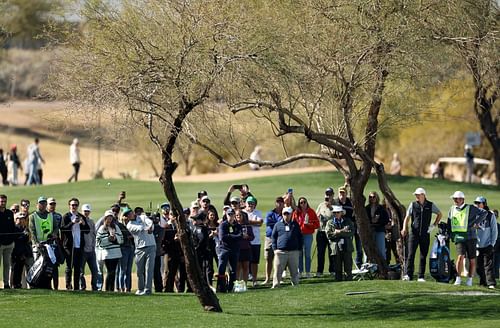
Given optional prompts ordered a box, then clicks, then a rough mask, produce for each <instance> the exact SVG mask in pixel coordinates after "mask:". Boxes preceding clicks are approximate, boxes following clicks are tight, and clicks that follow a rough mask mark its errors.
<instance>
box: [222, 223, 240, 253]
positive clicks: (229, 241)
mask: <svg viewBox="0 0 500 328" xmlns="http://www.w3.org/2000/svg"><path fill="white" fill-rule="evenodd" d="M241 238H243V234H242V230H241V225H240V224H239V223H237V222H236V221H234V223H233V224H230V223H229V221H223V222H222V223H221V224H220V226H219V240H220V244H219V247H220V248H222V249H227V250H231V251H239V249H240V240H241Z"/></svg>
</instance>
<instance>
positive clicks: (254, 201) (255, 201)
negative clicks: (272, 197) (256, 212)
mask: <svg viewBox="0 0 500 328" xmlns="http://www.w3.org/2000/svg"><path fill="white" fill-rule="evenodd" d="M247 203H254V204H255V203H257V199H255V197H253V196H248V197H247Z"/></svg>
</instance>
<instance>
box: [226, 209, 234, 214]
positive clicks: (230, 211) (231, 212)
mask: <svg viewBox="0 0 500 328" xmlns="http://www.w3.org/2000/svg"><path fill="white" fill-rule="evenodd" d="M233 214H234V210H233V209H232V208H229V209H228V210H227V211H226V215H233Z"/></svg>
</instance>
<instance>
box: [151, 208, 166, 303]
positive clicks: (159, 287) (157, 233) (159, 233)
mask: <svg viewBox="0 0 500 328" xmlns="http://www.w3.org/2000/svg"><path fill="white" fill-rule="evenodd" d="M151 218H152V220H153V224H154V225H153V235H154V237H155V260H154V265H153V281H154V285H155V292H156V293H161V292H163V279H162V276H161V262H162V258H163V255H164V251H163V248H162V247H161V242H162V240H163V238H164V237H165V227H163V226H162V225H161V224H160V215H156V214H153V215H152V217H151Z"/></svg>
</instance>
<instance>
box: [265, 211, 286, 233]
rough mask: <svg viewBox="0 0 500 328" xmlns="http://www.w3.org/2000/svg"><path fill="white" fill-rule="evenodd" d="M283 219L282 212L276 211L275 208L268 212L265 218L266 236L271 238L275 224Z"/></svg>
mask: <svg viewBox="0 0 500 328" xmlns="http://www.w3.org/2000/svg"><path fill="white" fill-rule="evenodd" d="M282 219H283V216H282V215H281V213H276V210H275V209H272V210H270V211H269V212H267V214H266V218H265V219H264V223H265V224H266V237H269V238H271V234H272V233H273V228H274V225H275V224H276V223H278V222H280V221H281V220H282Z"/></svg>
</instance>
